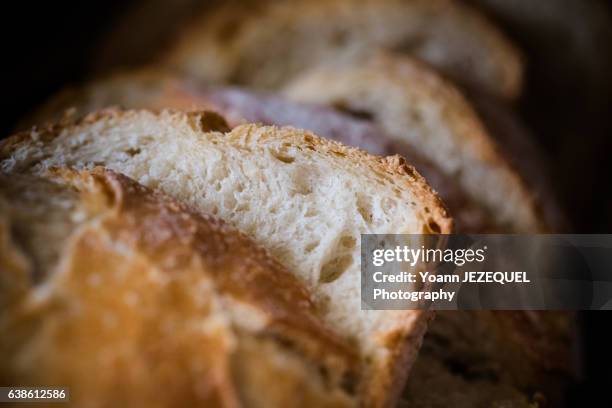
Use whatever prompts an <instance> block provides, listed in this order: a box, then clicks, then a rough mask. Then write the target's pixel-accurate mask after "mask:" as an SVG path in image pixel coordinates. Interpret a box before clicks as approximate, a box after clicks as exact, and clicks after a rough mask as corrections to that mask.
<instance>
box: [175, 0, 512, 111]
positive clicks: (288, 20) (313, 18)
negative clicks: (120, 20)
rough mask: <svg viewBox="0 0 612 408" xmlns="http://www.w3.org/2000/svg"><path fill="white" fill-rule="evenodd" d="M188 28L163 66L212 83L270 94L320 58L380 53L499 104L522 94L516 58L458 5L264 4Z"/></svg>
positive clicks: (353, 0)
mask: <svg viewBox="0 0 612 408" xmlns="http://www.w3.org/2000/svg"><path fill="white" fill-rule="evenodd" d="M188 27H189V29H187V30H185V33H184V34H183V35H181V36H180V37H179V41H177V44H176V45H175V46H174V47H172V48H171V49H170V51H169V52H168V53H169V55H168V57H167V62H168V64H169V65H170V66H172V67H174V68H177V69H181V70H183V72H187V73H189V74H191V75H194V76H195V77H198V78H202V79H204V80H207V81H210V82H211V83H218V82H230V83H236V84H243V85H247V84H248V85H250V86H255V87H263V88H276V87H278V86H279V85H281V84H282V83H284V82H285V81H287V80H288V79H290V78H291V77H292V76H294V75H295V74H298V73H300V72H301V71H303V70H304V69H307V68H309V67H312V66H314V65H317V64H319V63H320V62H322V61H331V60H342V61H353V62H357V61H359V59H361V58H362V57H363V56H364V55H367V54H368V53H369V52H371V50H373V49H379V48H382V49H387V50H389V49H391V50H398V51H399V52H402V53H405V54H410V55H415V56H417V57H418V58H420V59H422V60H424V61H427V62H428V63H430V64H431V65H433V66H435V67H436V68H439V69H440V70H441V71H442V72H444V73H445V74H446V75H449V76H450V77H452V78H454V79H456V80H458V81H459V82H461V83H463V84H468V85H472V86H477V87H480V88H482V89H485V90H486V91H487V92H490V93H492V94H495V95H497V96H501V97H503V98H510V99H511V98H514V97H516V96H517V95H518V94H519V92H520V89H521V82H522V61H521V56H520V55H519V53H518V51H517V50H516V49H515V48H514V46H513V45H512V44H511V43H510V42H509V41H508V40H507V39H506V38H505V36H504V35H503V34H502V33H500V31H499V30H498V29H497V28H496V27H495V26H493V25H492V24H491V23H489V21H488V20H487V19H486V18H484V17H483V16H482V15H480V13H478V12H477V11H476V10H474V9H472V8H471V7H469V6H468V5H466V4H464V3H461V2H456V1H449V0H382V1H381V0H365V1H364V0H314V1H313V0H301V1H267V2H261V3H258V4H257V5H256V6H255V7H251V8H250V7H248V6H246V5H244V4H242V5H240V6H237V5H236V4H235V3H231V2H230V3H229V4H227V5H225V7H219V8H218V9H217V10H215V11H214V12H212V13H211V12H206V13H204V14H203V15H202V17H201V18H199V19H194V21H193V22H192V23H191V25H190V26H188Z"/></svg>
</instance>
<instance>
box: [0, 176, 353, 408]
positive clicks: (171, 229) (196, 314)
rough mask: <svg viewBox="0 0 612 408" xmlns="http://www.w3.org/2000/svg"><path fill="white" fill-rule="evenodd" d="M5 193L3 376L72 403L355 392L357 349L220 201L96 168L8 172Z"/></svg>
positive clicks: (169, 403) (290, 399) (291, 400)
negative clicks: (199, 203)
mask: <svg viewBox="0 0 612 408" xmlns="http://www.w3.org/2000/svg"><path fill="white" fill-rule="evenodd" d="M0 209H1V212H0V253H1V254H2V256H0V299H1V306H2V307H1V308H0V330H1V331H2V333H3V335H2V336H0V360H1V361H2V365H0V382H1V383H2V384H5V385H7V384H15V385H16V384H27V385H28V386H42V387H45V388H48V387H52V386H56V387H57V386H61V387H69V388H70V390H69V392H70V397H69V400H70V406H75V407H84V406H91V407H113V406H130V407H177V406H191V407H211V406H214V407H237V406H251V407H270V406H273V407H286V406H288V405H291V406H296V404H297V405H298V406H302V407H311V406H326V407H330V408H331V407H339V406H342V407H350V406H357V405H358V401H357V397H356V388H355V386H356V385H357V383H356V381H357V380H358V379H359V360H358V358H357V353H356V351H355V350H354V349H352V347H350V346H349V345H348V344H346V343H345V342H344V341H343V340H341V338H340V337H338V336H337V335H335V334H334V333H333V332H332V331H331V330H330V329H329V328H328V327H327V326H326V325H325V324H324V323H322V322H321V319H320V318H319V316H318V315H317V311H316V308H315V306H314V304H313V302H312V300H311V298H310V294H309V292H308V291H307V290H306V288H305V287H304V286H303V285H302V284H301V283H300V282H299V281H298V280H297V279H296V277H295V276H294V275H292V274H291V273H289V272H288V271H287V270H285V269H284V268H283V267H282V266H281V265H280V264H278V263H277V262H276V261H274V260H273V259H272V258H270V257H269V256H268V255H267V254H266V252H265V251H264V250H263V249H261V248H260V247H258V246H257V245H255V244H254V243H253V242H252V241H251V240H250V239H248V238H247V237H246V236H244V235H243V234H241V233H239V232H237V231H236V230H235V229H233V228H230V227H228V226H227V225H225V224H224V223H222V222H220V221H219V220H217V219H215V218H214V217H211V216H208V215H206V216H203V215H200V214H198V213H195V212H193V211H190V210H189V209H188V208H186V207H185V206H184V205H182V204H180V203H178V202H177V201H175V200H172V199H170V198H169V197H167V196H164V195H162V194H159V193H153V192H151V191H150V190H148V189H146V188H144V187H143V186H141V185H139V184H137V183H135V182H134V181H132V180H130V179H128V178H127V177H124V176H122V175H119V174H116V173H113V172H111V171H107V170H103V169H100V168H97V169H94V170H92V171H78V172H77V171H72V170H68V169H58V168H55V169H52V170H50V171H49V172H47V173H45V174H43V173H40V174H39V175H34V174H11V175H10V176H7V175H1V176H0ZM262 389H265V390H266V392H264V393H262V392H261V390H262Z"/></svg>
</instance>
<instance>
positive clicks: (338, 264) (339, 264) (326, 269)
mask: <svg viewBox="0 0 612 408" xmlns="http://www.w3.org/2000/svg"><path fill="white" fill-rule="evenodd" d="M352 263H353V257H352V256H351V255H350V254H344V255H340V256H335V257H334V258H332V259H331V260H330V261H327V262H326V263H325V265H323V267H322V268H321V272H320V273H319V282H321V283H330V282H333V281H335V280H336V279H338V278H339V277H340V276H342V274H343V273H344V272H345V271H346V270H347V269H348V268H349V266H351V264H352Z"/></svg>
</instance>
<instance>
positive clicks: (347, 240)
mask: <svg viewBox="0 0 612 408" xmlns="http://www.w3.org/2000/svg"><path fill="white" fill-rule="evenodd" d="M340 245H342V246H343V247H344V248H347V249H353V248H355V246H356V245H357V240H356V239H355V237H353V236H351V235H345V236H343V237H342V238H340Z"/></svg>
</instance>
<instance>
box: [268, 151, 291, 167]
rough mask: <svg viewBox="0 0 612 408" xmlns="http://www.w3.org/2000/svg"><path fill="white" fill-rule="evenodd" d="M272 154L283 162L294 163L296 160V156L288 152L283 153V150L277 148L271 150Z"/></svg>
mask: <svg viewBox="0 0 612 408" xmlns="http://www.w3.org/2000/svg"><path fill="white" fill-rule="evenodd" d="M270 154H272V156H273V157H274V158H275V159H276V160H278V161H281V162H283V163H288V164H289V163H293V162H294V161H295V157H293V156H291V155H288V154H287V153H283V152H279V151H275V150H270Z"/></svg>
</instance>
